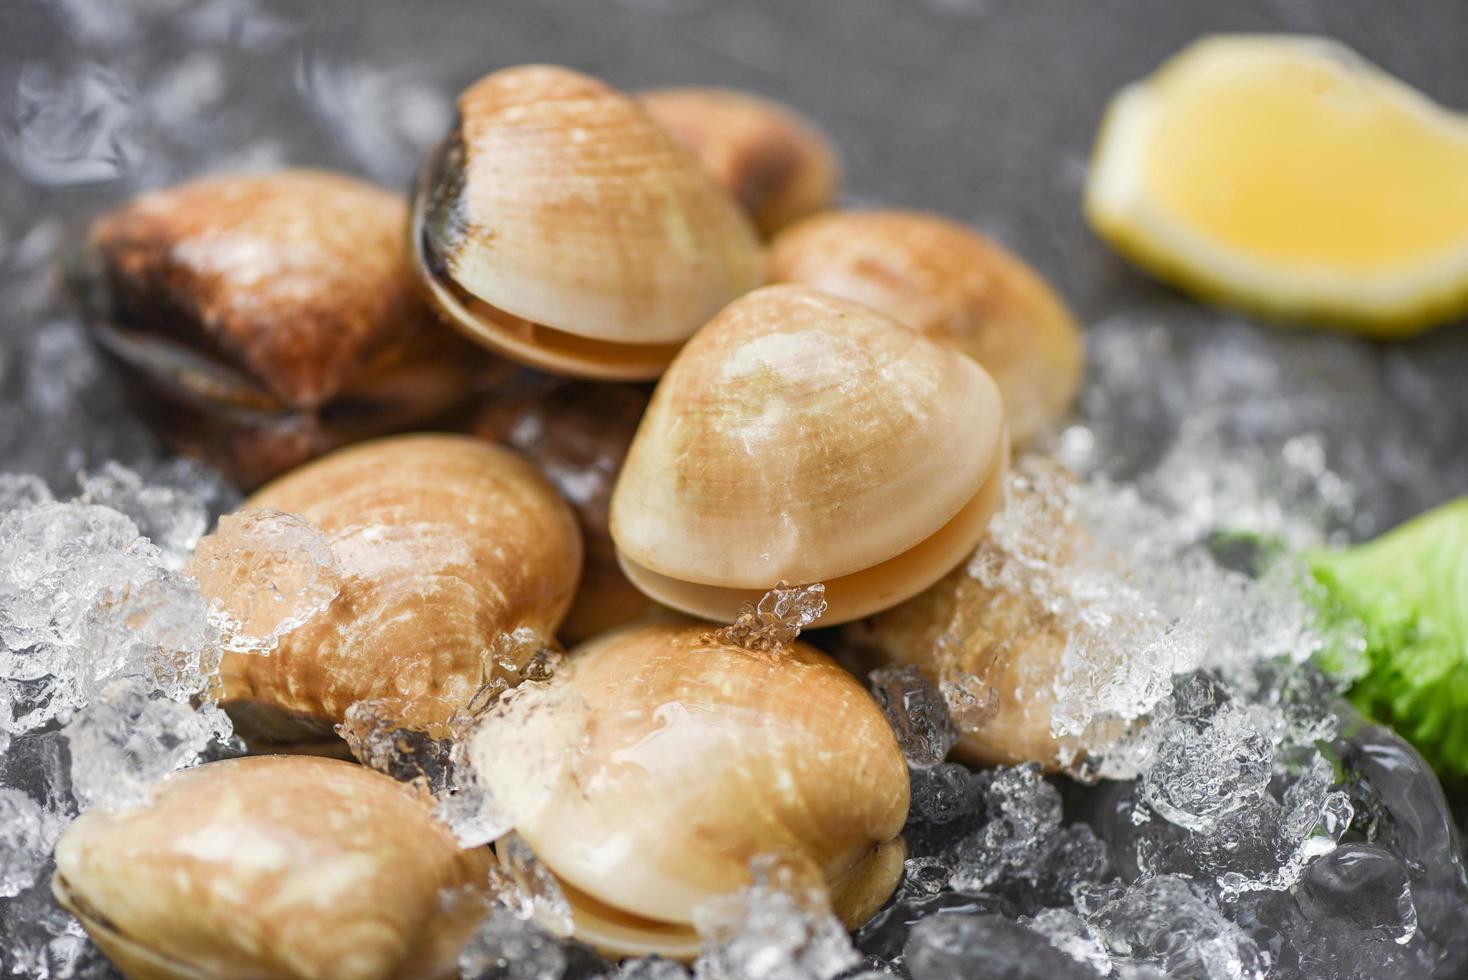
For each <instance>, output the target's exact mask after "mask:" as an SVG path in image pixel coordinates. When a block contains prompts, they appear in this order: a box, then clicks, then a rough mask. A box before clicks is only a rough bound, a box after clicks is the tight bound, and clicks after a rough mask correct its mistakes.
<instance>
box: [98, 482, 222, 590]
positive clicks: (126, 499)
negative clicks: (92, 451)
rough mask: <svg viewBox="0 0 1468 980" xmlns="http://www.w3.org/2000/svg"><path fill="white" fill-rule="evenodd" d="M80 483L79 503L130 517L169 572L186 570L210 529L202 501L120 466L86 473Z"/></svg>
mask: <svg viewBox="0 0 1468 980" xmlns="http://www.w3.org/2000/svg"><path fill="white" fill-rule="evenodd" d="M79 482H80V484H81V494H80V495H79V496H78V497H77V499H78V501H80V502H81V503H84V504H100V505H101V506H103V507H110V508H112V509H113V510H115V511H117V512H119V513H121V514H126V515H127V516H128V517H129V518H131V519H132V521H133V523H134V524H136V525H137V526H138V530H139V531H140V532H141V533H142V534H143V536H144V537H146V538H148V539H149V540H150V541H152V542H153V544H154V545H156V546H157V548H158V550H159V552H160V553H161V555H162V559H163V563H164V565H165V566H166V567H168V568H171V569H174V570H177V569H180V568H182V567H183V566H184V564H185V563H186V562H187V561H188V558H189V555H190V554H192V553H193V550H194V546H195V545H197V544H198V542H199V538H200V536H202V535H203V533H204V531H205V528H206V526H207V525H208V520H209V514H208V510H207V508H206V506H205V504H204V501H203V500H202V499H200V498H199V497H196V496H195V495H193V494H192V493H189V492H188V491H187V490H184V489H181V488H178V487H171V486H159V485H152V484H146V483H144V482H143V478H142V477H141V476H139V475H138V474H137V473H135V472H133V471H132V470H130V469H128V468H127V467H125V466H123V465H121V464H119V463H115V462H111V463H107V464H106V465H105V466H103V467H102V468H101V469H100V470H98V471H96V472H95V473H83V474H82V476H81V478H80V481H79Z"/></svg>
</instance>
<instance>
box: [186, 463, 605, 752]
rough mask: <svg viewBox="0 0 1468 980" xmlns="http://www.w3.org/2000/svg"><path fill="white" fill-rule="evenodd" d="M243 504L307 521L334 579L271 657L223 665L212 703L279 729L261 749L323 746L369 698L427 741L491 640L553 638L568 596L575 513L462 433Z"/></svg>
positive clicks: (575, 570)
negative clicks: (328, 600) (323, 545)
mask: <svg viewBox="0 0 1468 980" xmlns="http://www.w3.org/2000/svg"><path fill="white" fill-rule="evenodd" d="M244 506H245V507H246V508H275V509H277V510H282V511H286V512H288V513H292V514H297V515H299V516H301V517H304V518H305V519H306V520H308V521H310V522H311V523H312V524H314V525H315V526H316V527H317V528H319V529H320V530H321V531H322V532H323V533H324V534H325V535H326V538H327V540H328V541H329V542H330V545H331V548H332V551H333V553H334V555H335V558H336V561H337V562H338V564H339V566H340V568H341V574H342V576H343V582H344V584H343V586H342V591H341V594H340V595H338V596H337V597H336V599H335V600H334V601H333V602H332V604H331V606H330V607H329V608H327V609H326V610H325V611H324V612H323V613H321V614H319V615H317V616H316V617H315V618H313V619H311V620H309V621H307V622H306V623H304V624H303V625H301V626H300V627H298V628H296V629H295V630H294V631H292V632H290V633H289V634H287V635H286V636H285V637H283V638H282V640H281V642H280V646H279V648H278V649H276V650H275V651H273V652H271V653H270V654H268V655H264V656H262V655H259V654H254V653H226V654H225V655H224V657H223V659H222V661H221V663H220V677H221V680H222V682H223V687H224V694H223V698H222V699H221V703H222V704H223V705H224V707H225V708H226V709H228V710H230V711H231V713H232V714H233V715H235V716H236V718H237V719H240V720H241V722H240V726H241V727H242V728H246V727H249V728H253V729H254V730H255V731H256V732H257V733H259V732H261V730H262V728H264V725H263V724H262V720H261V719H258V718H256V719H255V721H254V724H249V721H250V719H251V716H257V715H259V714H260V713H261V712H262V711H263V712H264V713H266V714H269V715H271V716H273V717H275V719H276V721H277V722H278V724H276V725H272V726H271V730H269V731H265V732H263V734H265V735H266V736H267V737H268V740H270V741H276V742H287V741H291V740H292V735H291V733H292V732H294V733H296V734H295V735H294V736H293V737H294V738H299V739H301V740H310V739H313V738H315V739H320V738H321V737H322V736H323V734H325V735H326V737H328V738H330V737H331V736H330V735H329V730H330V726H331V725H332V724H333V723H337V722H340V721H341V720H342V718H343V717H344V715H345V713H346V710H347V708H349V707H351V705H352V704H353V703H354V702H356V701H359V700H366V699H373V698H388V699H393V700H394V701H395V702H396V703H399V704H401V705H403V706H404V707H403V709H402V711H403V715H402V717H401V718H400V719H399V720H400V722H401V724H403V725H405V726H406V727H409V728H416V729H420V730H431V729H433V728H434V726H437V725H441V724H442V723H443V722H445V721H446V720H447V719H448V718H449V717H450V716H451V715H452V714H453V713H454V711H455V710H457V709H458V708H459V707H462V706H463V705H464V704H465V703H467V702H468V700H469V699H470V698H471V697H472V696H473V695H474V693H475V692H476V690H478V687H479V685H480V684H481V683H482V682H483V681H484V680H485V678H486V670H487V665H486V657H487V656H488V652H487V651H488V650H489V649H490V647H491V645H492V644H493V643H494V641H495V639H496V638H497V637H498V636H499V635H500V634H502V633H509V632H512V631H514V630H515V629H517V628H520V627H526V628H528V629H530V630H533V631H535V632H536V633H538V634H539V635H541V636H543V637H546V638H547V639H549V638H550V637H552V636H553V635H554V634H555V631H556V628H557V627H558V626H559V624H560V622H561V619H562V617H564V616H565V613H566V610H567V609H568V608H569V606H570V604H571V599H572V596H573V595H574V594H575V591H576V583H577V577H578V574H579V571H580V567H581V536H580V533H579V531H578V530H577V528H576V520H575V516H574V515H573V514H572V512H571V509H570V508H569V507H568V506H567V505H566V503H565V502H564V501H563V500H561V498H560V497H559V496H558V495H557V494H556V491H555V489H554V488H553V487H552V486H551V485H550V484H549V483H548V482H546V480H545V478H544V477H543V476H541V475H540V473H539V472H538V471H537V470H536V469H535V467H533V466H532V465H531V464H530V463H528V462H526V461H525V460H523V459H521V458H520V457H519V456H517V455H515V454H514V453H512V452H510V451H509V450H506V449H502V448H500V447H498V446H492V445H489V444H488V443H485V442H483V441H481V440H478V439H475V438H473V437H471V436H453V435H410V436H396V437H390V438H386V439H378V440H374V441H371V442H366V443H362V444H361V445H358V446H353V447H350V448H347V449H341V450H337V451H336V452H334V453H332V454H330V455H328V456H325V457H323V458H322V459H319V460H316V461H315V462H313V463H310V464H308V465H306V466H303V467H301V468H300V469H297V470H294V471H292V472H291V473H289V474H287V475H286V476H284V477H281V478H280V479H278V480H276V481H274V482H273V483H270V484H269V485H267V486H265V487H264V488H263V489H261V490H260V491H259V492H257V493H256V494H255V495H253V496H252V497H250V498H249V499H248V500H247V501H245V505H244ZM241 557H242V560H248V559H249V558H250V557H251V556H248V555H245V556H241ZM206 593H207V589H206Z"/></svg>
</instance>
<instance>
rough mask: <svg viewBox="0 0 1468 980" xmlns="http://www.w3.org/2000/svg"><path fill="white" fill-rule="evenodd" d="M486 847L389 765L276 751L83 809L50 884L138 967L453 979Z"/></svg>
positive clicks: (478, 902)
mask: <svg viewBox="0 0 1468 980" xmlns="http://www.w3.org/2000/svg"><path fill="white" fill-rule="evenodd" d="M489 860H490V855H489V851H488V850H487V849H485V848H479V849H475V850H461V849H460V848H459V846H458V843H457V841H455V840H454V837H453V835H452V834H451V833H449V831H448V829H447V828H446V827H444V826H443V825H441V824H439V823H438V822H437V821H436V820H435V819H434V818H433V816H432V814H431V813H430V811H429V806H428V803H427V801H426V799H425V798H423V797H420V796H418V795H416V794H415V793H414V791H412V790H411V789H409V788H408V787H407V786H404V785H402V784H399V783H396V782H394V781H393V780H392V779H390V778H388V777H387V776H384V775H381V774H380V773H377V772H374V771H372V770H370V769H365V768H362V767H360V766H356V765H352V764H349V763H346V762H340V761H337V760H331V759H311V758H302V757H296V756H264V757H256V758H247V759H233V760H228V761H224V762H214V763H209V764H207V765H203V766H199V767H197V768H195V769H189V770H185V771H184V772H180V773H176V774H175V775H173V776H170V777H169V778H168V779H166V780H165V781H164V782H163V783H162V784H161V785H160V786H159V787H158V790H157V792H156V794H155V797H154V799H153V801H152V803H151V804H149V805H147V806H144V807H141V808H138V809H133V810H126V811H122V812H118V813H107V812H102V811H96V810H94V811H91V812H88V813H85V814H83V815H82V816H81V817H80V818H79V819H78V820H77V821H76V822H75V823H73V824H72V825H71V827H69V828H68V829H67V831H66V832H65V833H64V834H63V835H62V836H61V840H60V842H59V843H58V844H57V845H56V868H57V870H56V875H55V878H54V879H53V881H52V890H53V891H54V892H55V894H56V897H57V899H58V901H60V902H61V904H62V905H63V906H64V907H65V908H66V909H68V910H69V911H71V912H72V913H73V914H75V915H76V916H77V918H78V919H80V920H81V922H82V925H83V926H85V927H86V929H87V932H88V933H89V934H90V935H91V937H92V939H93V940H94V941H95V942H96V943H97V945H98V946H100V947H101V948H102V950H103V952H105V953H106V954H107V955H108V957H109V958H111V959H112V961H113V962H114V963H115V964H117V966H119V967H120V968H121V969H122V970H123V972H124V973H126V974H127V976H128V977H129V978H131V980H155V978H166V980H177V978H187V980H200V978H204V977H209V978H214V980H247V978H248V980H409V978H439V977H444V978H446V977H453V976H457V975H458V973H457V957H458V954H459V950H460V949H461V948H462V946H463V945H464V943H465V942H466V941H467V940H468V937H469V935H470V933H471V932H472V931H473V929H474V926H475V924H476V922H477V921H478V920H479V919H480V918H481V917H482V916H483V912H484V904H483V896H484V892H485V888H486V885H487V881H488V869H489ZM446 891H452V892H453V893H455V894H456V895H457V896H459V900H458V901H457V902H453V903H449V904H448V906H447V908H445V906H444V905H443V904H442V898H441V896H442V893H444V892H446Z"/></svg>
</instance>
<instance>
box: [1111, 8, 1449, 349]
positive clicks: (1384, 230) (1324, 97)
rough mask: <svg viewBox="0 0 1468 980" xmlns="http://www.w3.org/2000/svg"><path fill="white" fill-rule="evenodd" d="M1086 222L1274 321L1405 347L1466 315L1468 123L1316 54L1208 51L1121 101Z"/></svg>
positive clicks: (1273, 49)
mask: <svg viewBox="0 0 1468 980" xmlns="http://www.w3.org/2000/svg"><path fill="white" fill-rule="evenodd" d="M1086 213H1087V217H1088V219H1089V220H1090V222H1091V224H1092V226H1093V227H1094V228H1095V229H1096V231H1097V232H1098V233H1099V234H1100V235H1101V236H1102V237H1104V238H1106V239H1107V240H1108V241H1110V242H1111V243H1112V245H1114V246H1115V247H1116V248H1117V249H1118V250H1120V251H1121V252H1123V253H1124V254H1126V255H1127V256H1128V257H1130V258H1131V259H1132V260H1133V261H1135V262H1136V263H1137V264H1139V265H1141V266H1142V267H1144V268H1146V269H1148V270H1149V271H1151V272H1152V273H1153V274H1155V275H1157V276H1158V277H1160V278H1162V279H1165V280H1167V281H1169V282H1172V283H1173V284H1174V285H1177V286H1178V287H1180V288H1182V289H1185V290H1187V291H1189V292H1192V293H1194V294H1196V295H1199V296H1201V297H1203V298H1205V299H1210V300H1216V301H1219V302H1223V303H1227V304H1230V305H1234V306H1238V307H1241V308H1244V309H1247V310H1249V311H1251V312H1255V313H1258V314H1261V315H1263V316H1266V317H1270V318H1283V319H1287V320H1303V321H1310V322H1315V323H1320V324H1323V325H1329V326H1335V327H1339V328H1341V329H1350V330H1354V331H1358V332H1360V333H1364V334H1368V335H1371V336H1375V337H1402V336H1408V335H1411V334H1415V333H1419V332H1421V331H1422V330H1425V329H1427V328H1428V327H1430V326H1433V325H1435V324H1439V323H1442V322H1443V321H1445V320H1449V319H1453V318H1455V317H1456V316H1458V315H1460V314H1461V313H1463V312H1464V311H1465V310H1468V117H1465V116H1463V115H1460V114H1457V113H1454V112H1451V111H1449V110H1447V109H1445V108H1443V107H1442V106H1440V105H1438V104H1437V103H1435V102H1433V101H1431V100H1430V99H1428V98H1427V97H1426V96H1425V95H1423V94H1422V93H1420V92H1418V91H1416V90H1415V89H1413V88H1411V87H1409V86H1407V85H1406V84H1405V83H1403V82H1401V81H1399V80H1397V79H1396V78H1393V77H1392V76H1390V75H1388V74H1387V73H1386V72H1384V71H1382V70H1381V69H1379V68H1377V67H1375V66H1373V65H1371V64H1369V63H1367V62H1366V61H1364V60H1363V59H1361V58H1360V57H1359V56H1358V55H1357V54H1356V53H1355V52H1353V51H1351V50H1350V49H1349V48H1346V47H1344V46H1342V45H1340V44H1338V43H1336V42H1334V41H1330V40H1326V39H1323V38H1314V37H1301V36H1284V35H1277V36H1274V35H1220V36H1216V37H1210V38H1205V39H1203V40H1201V41H1198V42H1197V43H1195V44H1193V45H1191V46H1190V47H1188V48H1186V49H1184V50H1183V51H1182V52H1181V53H1180V54H1178V55H1176V56H1175V57H1173V58H1172V60H1170V61H1169V62H1167V63H1166V64H1165V65H1163V66H1162V67H1161V68H1160V69H1158V71H1157V72H1156V73H1155V74H1154V75H1153V76H1152V77H1151V78H1148V79H1145V80H1143V81H1141V82H1138V83H1135V84H1133V85H1131V86H1128V87H1127V88H1125V89H1123V90H1122V91H1121V92H1120V93H1118V94H1117V95H1116V97H1115V98H1114V99H1113V100H1112V102H1111V105H1110V106H1109V108H1108V109H1107V113H1106V117H1105V119H1104V121H1103V123H1102V127H1101V133H1100V135H1099V136H1098V138H1097V142H1096V149H1095V154H1094V157H1093V159H1092V163H1091V170H1090V177H1089V180H1088V184H1087V187H1086Z"/></svg>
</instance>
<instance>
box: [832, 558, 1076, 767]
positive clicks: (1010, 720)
mask: <svg viewBox="0 0 1468 980" xmlns="http://www.w3.org/2000/svg"><path fill="white" fill-rule="evenodd" d="M1035 605H1037V602H1035V601H1033V600H1028V599H1026V598H1025V597H1023V596H1018V595H1015V594H1014V593H1012V592H1007V591H1004V590H1000V589H994V588H990V587H988V586H986V585H985V584H984V583H983V582H982V580H981V579H980V578H979V577H977V576H975V575H974V574H973V573H972V572H971V571H970V570H969V569H968V567H967V566H966V565H960V566H959V567H958V568H956V569H954V570H953V571H952V572H949V573H948V574H947V575H946V576H944V577H943V578H942V579H940V580H939V581H938V582H936V583H934V584H933V585H932V586H931V587H930V588H928V589H926V590H925V591H923V592H921V593H919V594H918V595H916V596H913V597H912V598H911V599H908V600H907V601H906V602H904V603H902V604H901V605H899V606H896V607H895V608H892V609H889V610H887V611H886V612H883V613H881V614H880V615H878V616H875V617H873V618H872V619H871V620H869V621H866V622H864V623H862V624H860V626H854V628H853V629H851V630H849V631H848V632H849V633H850V634H851V635H852V636H853V637H855V638H856V639H857V641H858V642H859V643H860V644H861V645H862V646H864V647H867V648H868V649H869V650H870V651H872V652H874V653H876V655H877V656H878V657H879V658H880V660H881V661H883V662H885V663H894V664H912V665H915V666H917V667H918V668H919V669H921V670H922V672H923V674H924V676H926V677H927V679H928V680H929V681H930V682H932V683H934V684H942V685H945V686H952V685H956V686H958V687H959V688H961V689H963V690H966V691H968V692H970V693H973V694H975V695H976V699H977V700H980V701H982V699H983V697H984V695H988V692H991V691H992V692H993V693H992V695H988V696H989V697H992V699H993V700H992V701H991V702H989V703H988V704H987V705H984V706H983V707H981V708H979V707H977V706H976V710H972V711H971V712H969V713H967V714H966V713H964V712H961V711H960V712H955V717H954V722H955V724H956V725H957V727H958V733H959V734H958V743H957V744H956V745H955V746H954V747H953V749H952V752H951V753H950V754H951V756H952V757H953V758H955V759H958V760H960V761H963V762H966V763H968V764H969V765H972V766H978V767H980V768H982V767H986V766H998V765H1004V766H1013V765H1019V764H1021V763H1025V762H1038V763H1040V764H1041V765H1042V766H1045V767H1046V768H1047V769H1051V770H1054V769H1057V768H1059V767H1060V766H1061V765H1062V764H1064V763H1067V762H1069V761H1071V760H1073V759H1074V758H1075V756H1076V754H1077V750H1078V746H1077V745H1076V744H1074V740H1068V739H1061V738H1058V737H1057V736H1055V735H1054V734H1052V733H1051V714H1052V711H1053V710H1054V708H1055V690H1054V683H1055V678H1056V676H1057V675H1058V674H1059V672H1060V669H1061V659H1062V657H1063V655H1064V653H1065V647H1066V642H1067V640H1068V634H1067V632H1066V630H1065V628H1064V627H1063V626H1062V625H1061V624H1060V623H1058V622H1055V621H1054V620H1047V619H1046V618H1045V617H1044V614H1043V612H1042V611H1040V610H1037V609H1035V608H1034V606H1035ZM1037 615H1038V618H1039V626H1038V627H1037V625H1036V618H1037Z"/></svg>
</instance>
